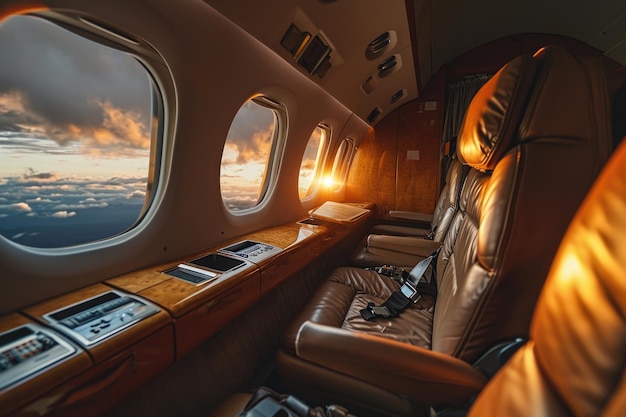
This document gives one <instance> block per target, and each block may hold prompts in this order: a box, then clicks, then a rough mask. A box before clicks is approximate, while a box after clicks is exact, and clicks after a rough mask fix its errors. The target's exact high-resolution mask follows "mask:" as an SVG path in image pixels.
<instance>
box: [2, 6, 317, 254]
mask: <svg viewBox="0 0 626 417" xmlns="http://www.w3.org/2000/svg"><path fill="white" fill-rule="evenodd" d="M0 56H2V57H3V59H2V63H1V64H0V234H2V235H3V236H5V237H7V238H9V239H11V240H14V241H16V242H18V243H22V244H26V245H31V246H40V247H51V246H65V245H72V244H76V243H82V242H86V241H90V240H94V239H100V238H105V237H109V236H111V235H114V234H117V233H120V232H122V231H124V230H126V229H128V228H129V227H131V226H132V224H133V223H134V222H135V221H136V220H137V217H138V216H139V214H140V213H141V210H142V207H143V203H144V199H145V194H146V183H147V175H148V165H149V157H150V135H151V131H150V129H151V126H152V125H153V123H152V120H151V119H152V103H151V100H152V94H151V91H152V90H151V89H152V83H151V80H150V77H149V76H148V75H147V73H146V71H145V69H144V68H143V67H142V66H141V65H140V64H139V63H138V62H137V61H136V60H135V59H134V58H132V57H129V56H128V55H126V54H124V53H121V52H120V51H115V50H112V49H110V48H108V47H105V46H102V45H99V44H97V43H94V42H92V41H89V40H86V39H84V38H81V37H78V36H76V35H74V34H72V33H70V32H68V31H66V30H64V29H60V28H58V27H56V26H54V25H52V24H50V23H49V22H46V21H43V20H41V19H37V18H34V17H27V16H17V17H12V18H10V19H7V20H5V21H3V22H2V24H0ZM273 125H274V114H273V113H272V111H270V110H269V109H267V108H266V107H261V106H258V105H256V104H253V103H248V104H245V105H244V106H243V107H242V108H241V109H240V111H239V113H238V115H237V117H236V118H235V120H234V121H233V124H232V126H231V129H230V131H229V135H228V138H227V143H226V147H225V149H224V153H223V158H222V166H221V188H222V197H223V200H224V202H225V204H226V205H227V207H229V208H230V209H232V210H240V209H242V208H246V207H251V206H253V205H254V204H255V203H256V201H258V199H259V190H260V185H261V181H262V178H263V175H264V171H265V161H266V160H267V156H268V152H269V151H270V148H271V140H272V137H273V135H274V131H273ZM307 149H308V148H307ZM307 152H308V153H310V151H307ZM308 153H307V155H308ZM307 155H305V160H306V161H304V162H303V170H302V175H301V177H302V178H304V181H306V179H307V177H310V176H311V171H310V169H309V166H311V165H312V164H311V162H310V161H308V158H309V156H307ZM314 158H315V155H314V156H313V161H314ZM94 223H96V224H94ZM59 231H63V233H61V234H62V235H64V236H66V238H65V237H64V238H63V239H65V240H61V238H60V237H59V236H60V233H59Z"/></svg>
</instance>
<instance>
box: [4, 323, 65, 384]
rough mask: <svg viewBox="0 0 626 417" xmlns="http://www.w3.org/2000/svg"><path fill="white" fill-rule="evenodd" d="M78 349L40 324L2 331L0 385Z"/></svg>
mask: <svg viewBox="0 0 626 417" xmlns="http://www.w3.org/2000/svg"><path fill="white" fill-rule="evenodd" d="M76 351H77V349H76V348H75V347H74V346H72V345H71V344H70V343H68V342H67V341H65V340H64V339H63V338H61V337H60V336H58V335H56V334H54V333H53V332H51V331H50V330H48V329H46V328H44V327H42V326H40V325H38V324H34V323H32V324H25V325H22V326H20V327H16V328H15V329H11V330H9V331H7V332H4V333H2V334H0V389H3V388H5V387H8V386H9V385H12V384H14V383H16V382H18V381H21V380H24V379H26V378H27V377H29V376H31V375H33V374H35V373H37V372H38V371H40V370H42V369H44V368H47V367H49V366H52V365H53V364H55V363H57V362H60V361H61V360H63V359H65V358H67V357H68V356H71V355H72V354H74V353H75V352H76Z"/></svg>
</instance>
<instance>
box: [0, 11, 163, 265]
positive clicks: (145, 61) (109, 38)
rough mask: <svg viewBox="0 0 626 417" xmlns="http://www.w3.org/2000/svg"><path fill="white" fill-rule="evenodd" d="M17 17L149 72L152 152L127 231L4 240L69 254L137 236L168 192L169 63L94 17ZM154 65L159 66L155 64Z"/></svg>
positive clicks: (51, 13) (53, 13)
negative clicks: (67, 240) (85, 237)
mask: <svg viewBox="0 0 626 417" xmlns="http://www.w3.org/2000/svg"><path fill="white" fill-rule="evenodd" d="M14 16H24V17H29V18H33V19H41V20H43V21H45V22H48V23H50V24H52V25H54V26H56V27H58V28H59V29H62V30H66V31H68V32H70V33H72V34H73V35H75V36H77V37H80V38H83V39H84V40H87V41H91V42H94V43H96V44H99V45H100V46H103V47H107V48H110V49H112V50H115V51H118V52H119V53H122V54H125V55H127V56H128V57H129V58H132V59H134V60H135V61H136V63H137V64H138V65H140V66H141V67H142V68H143V70H144V71H145V73H146V77H147V79H148V83H149V85H150V92H149V94H150V103H151V108H150V114H149V117H150V149H149V154H148V157H147V173H146V184H145V186H146V187H145V192H146V195H145V197H144V200H143V204H142V205H141V209H140V210H139V211H138V214H137V218H136V219H135V220H134V221H133V223H132V224H130V225H129V226H128V227H127V228H126V229H124V230H121V231H119V232H116V233H114V234H111V235H110V236H106V237H101V238H97V239H95V240H89V241H85V242H80V243H75V244H69V245H61V246H51V247H45V246H31V245H26V244H22V243H19V242H16V241H14V240H12V239H11V238H9V237H7V236H4V235H2V238H3V239H6V240H7V241H8V242H10V243H11V244H12V245H16V246H17V247H20V248H22V249H27V250H28V251H34V252H43V253H46V252H48V253H63V254H69V253H78V252H82V251H84V250H86V249H88V248H93V247H98V246H102V245H103V244H108V242H110V241H115V240H118V239H120V238H122V239H125V238H127V237H129V236H131V235H133V234H135V233H137V230H138V229H140V228H141V224H143V223H144V221H145V219H146V218H147V217H148V216H149V213H151V212H154V211H155V210H156V208H155V206H156V205H158V203H157V201H158V200H159V199H160V198H162V195H163V193H164V189H163V188H164V186H163V184H164V183H165V178H166V173H165V172H164V171H165V168H166V167H167V166H168V164H167V163H166V162H167V161H166V160H165V156H166V149H167V148H168V145H167V143H166V137H165V136H166V134H167V132H168V129H169V127H168V105H167V104H168V101H167V98H166V93H165V92H166V90H167V88H165V84H164V83H163V80H162V78H161V77H163V75H164V74H163V72H162V71H158V70H157V68H158V66H159V65H166V64H165V62H164V61H163V60H162V58H161V57H160V55H159V54H158V53H157V52H156V51H155V50H154V49H153V48H152V47H151V46H150V45H148V44H147V43H145V42H143V41H142V40H139V39H136V38H134V37H132V36H127V35H126V34H124V33H122V32H118V31H117V30H116V29H115V28H112V27H109V26H108V25H105V24H101V23H100V22H97V21H95V20H93V18H91V17H89V18H88V17H84V16H81V15H80V14H78V13H72V12H69V11H67V12H57V11H52V10H46V11H41V12H30V13H16V14H14V15H11V16H9V17H7V18H6V19H5V20H7V19H10V18H12V17H14ZM0 23H2V22H0ZM151 62H152V63H156V64H157V65H156V66H154V65H151ZM155 124H156V125H155Z"/></svg>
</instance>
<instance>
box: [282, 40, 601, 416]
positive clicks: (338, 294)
mask: <svg viewBox="0 0 626 417" xmlns="http://www.w3.org/2000/svg"><path fill="white" fill-rule="evenodd" d="M603 80H604V76H603V74H602V73H601V70H600V69H599V68H598V67H597V66H596V65H594V64H593V63H589V62H581V61H579V60H577V59H576V58H575V57H573V56H572V55H570V54H569V53H568V52H567V51H565V50H564V49H562V48H559V47H549V48H545V49H543V50H541V51H539V52H538V53H537V54H535V55H534V56H532V57H531V56H528V55H525V56H521V57H519V58H517V59H515V60H513V61H512V62H511V63H509V64H508V65H506V66H505V67H504V68H503V69H502V70H500V71H499V72H498V73H497V74H496V75H494V77H493V78H492V79H491V80H490V81H488V82H487V84H485V86H483V88H482V89H481V90H480V91H479V93H478V94H477V95H476V96H475V98H474V100H473V101H472V103H471V104H470V107H469V109H468V112H467V114H466V117H465V122H464V125H463V127H462V130H461V134H460V136H459V145H458V149H457V152H458V155H459V159H460V160H461V161H462V162H464V163H466V164H468V165H470V166H471V167H472V169H471V170H470V172H469V174H468V176H467V179H466V181H465V184H464V186H463V190H462V193H461V201H460V209H459V212H458V213H457V214H456V215H455V217H454V219H453V221H452V224H451V226H450V228H449V229H448V232H447V233H446V236H445V238H444V240H443V247H442V251H441V252H440V255H439V258H438V260H437V285H438V295H437V299H436V305H435V307H434V309H433V308H432V307H431V308H427V309H419V308H417V307H416V306H413V305H410V306H409V307H408V308H407V309H406V310H405V311H404V312H402V313H401V315H400V316H398V317H395V318H391V319H376V320H373V321H366V320H364V319H362V318H361V317H360V315H359V310H360V309H361V308H363V307H364V306H365V304H366V303H367V302H375V303H377V304H380V303H381V302H382V301H384V300H385V298H386V297H387V296H388V295H389V294H390V293H391V292H392V291H394V290H397V288H398V286H397V285H396V284H395V282H393V281H391V280H389V279H387V278H386V277H382V276H379V275H378V274H376V273H374V272H372V271H366V270H363V269H359V268H340V269H337V270H335V271H334V272H333V274H332V275H331V276H330V277H329V279H328V280H327V281H326V282H325V283H323V284H322V285H321V286H320V288H319V290H318V291H317V292H316V294H315V295H314V296H313V297H312V298H311V300H310V301H309V303H308V304H307V306H306V307H305V308H304V309H303V310H302V312H301V313H300V314H299V316H298V317H297V318H296V320H295V321H294V322H293V324H292V326H291V327H290V328H289V329H288V330H287V332H286V334H285V337H284V340H283V346H282V349H281V351H279V353H278V355H277V360H276V364H277V370H278V372H279V374H280V375H281V376H282V377H283V379H284V380H285V381H287V383H289V387H290V388H292V389H293V390H294V391H295V392H297V393H299V394H300V395H301V396H303V397H304V398H309V399H313V400H314V401H315V400H320V401H323V402H326V403H329V402H333V403H339V404H343V405H345V406H347V407H348V408H349V409H351V410H352V409H354V410H355V411H359V412H361V414H363V411H370V412H372V413H373V415H395V416H399V415H416V414H418V413H419V410H420V409H423V407H422V405H423V404H429V405H437V404H445V403H461V402H464V401H466V400H468V399H469V398H470V397H471V396H472V395H474V394H475V393H477V392H478V391H479V390H480V389H481V388H482V387H483V386H484V384H485V382H486V378H485V376H483V375H482V374H481V373H480V372H479V371H477V370H476V369H475V368H473V367H471V366H468V363H471V362H473V361H474V360H476V359H477V358H478V357H479V356H480V355H481V353H482V352H484V351H485V350H486V349H487V348H488V347H489V346H491V345H493V344H495V343H496V342H499V341H501V340H506V339H509V338H514V337H520V336H521V337H524V336H527V335H528V332H529V323H530V319H531V316H532V311H533V309H534V305H535V301H536V298H537V296H538V294H539V291H540V289H541V287H542V285H543V281H544V278H545V276H546V275H547V272H548V268H549V265H550V263H551V260H552V257H553V256H554V254H555V252H556V249H557V247H558V244H559V242H560V240H561V238H562V236H563V233H564V231H565V229H566V227H567V225H568V223H569V221H570V220H571V218H572V216H573V214H574V213H575V211H576V209H577V208H578V205H579V204H580V202H581V201H582V199H583V197H584V195H585V194H586V192H587V190H588V189H589V187H590V185H591V184H592V182H593V180H594V179H595V177H596V175H597V173H598V172H599V170H600V168H601V167H602V166H603V164H604V162H605V161H606V159H607V158H608V155H609V154H610V152H611V148H612V145H611V144H612V138H611V132H610V120H609V119H610V117H609V98H608V92H607V89H606V85H605V84H603V82H602V81H603ZM426 307H428V306H426Z"/></svg>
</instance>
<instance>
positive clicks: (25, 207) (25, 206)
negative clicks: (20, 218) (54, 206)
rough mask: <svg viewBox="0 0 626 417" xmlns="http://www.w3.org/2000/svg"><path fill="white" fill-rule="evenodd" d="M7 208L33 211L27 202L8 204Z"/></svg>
mask: <svg viewBox="0 0 626 417" xmlns="http://www.w3.org/2000/svg"><path fill="white" fill-rule="evenodd" d="M9 208H10V209H11V210H16V211H24V212H27V211H33V209H32V208H30V206H29V205H28V203H14V204H10V205H9Z"/></svg>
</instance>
